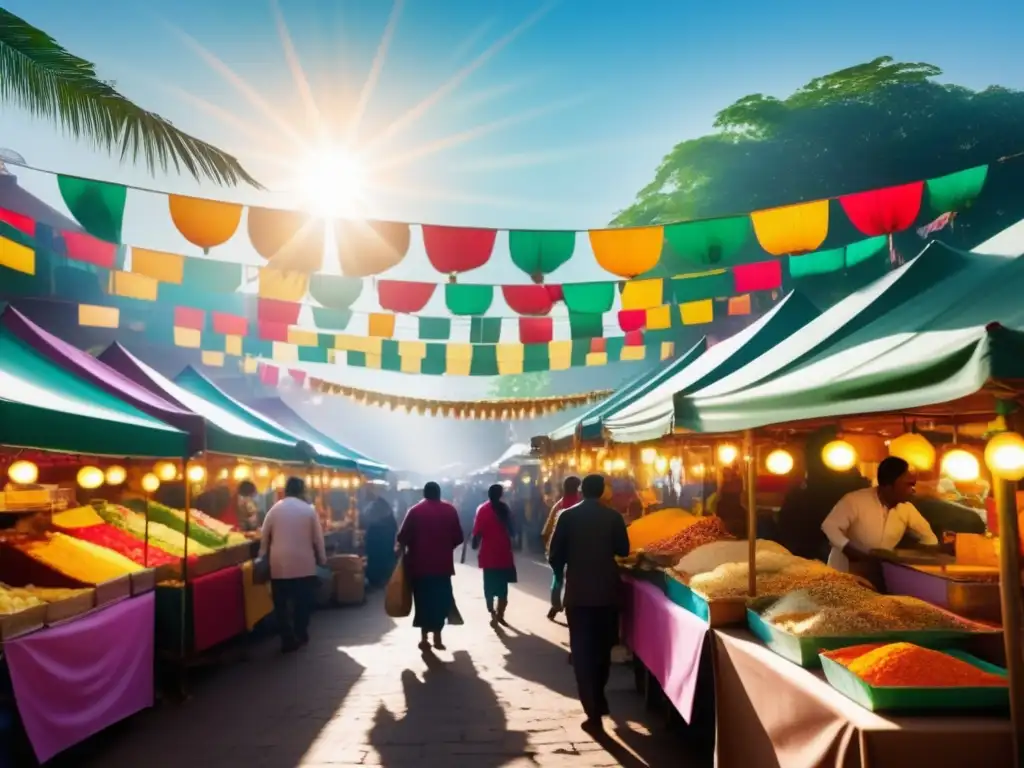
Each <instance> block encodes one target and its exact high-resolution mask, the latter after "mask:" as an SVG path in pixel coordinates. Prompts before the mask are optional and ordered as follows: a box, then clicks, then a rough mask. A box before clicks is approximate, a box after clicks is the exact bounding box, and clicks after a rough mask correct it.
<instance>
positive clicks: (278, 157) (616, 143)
mask: <svg viewBox="0 0 1024 768" xmlns="http://www.w3.org/2000/svg"><path fill="white" fill-rule="evenodd" d="M4 5H5V7H6V8H7V9H8V10H10V11H12V12H14V13H16V14H19V15H22V16H23V17H24V18H26V19H27V20H28V21H30V22H31V23H33V24H36V25H37V26H39V27H41V28H43V29H45V30H46V31H47V32H49V33H50V34H52V35H53V36H54V37H56V38H57V40H58V41H60V42H61V43H62V44H64V45H65V46H66V47H67V48H69V49H70V50H71V51H73V52H74V53H76V54H78V55H80V56H82V57H84V58H87V59H90V60H92V61H95V62H96V64H97V66H98V69H99V72H100V74H101V76H103V77H104V78H107V79H111V80H115V81H116V83H117V86H118V88H119V89H120V90H122V91H123V92H124V93H125V94H126V95H128V96H129V97H132V98H134V99H135V100H136V101H138V102H139V103H141V104H142V105H144V106H146V107H148V108H150V109H153V110H154V111H157V112H159V113H161V114H163V115H164V116H166V117H168V118H169V119H171V120H172V121H173V122H174V123H175V124H176V125H177V126H179V127H181V128H183V129H185V130H188V131H189V132H191V133H193V134H196V135H198V136H200V137H202V138H204V139H207V140H209V141H211V142H212V143H215V144H217V145H219V146H221V147H223V148H224V149H226V150H229V151H231V152H234V153H236V154H237V155H238V156H239V157H240V158H241V159H242V160H243V161H244V162H245V163H246V164H247V166H248V167H250V169H251V170H252V171H253V172H254V173H255V174H256V175H257V176H258V177H259V178H260V179H261V180H264V181H265V183H266V184H267V185H268V186H269V187H272V188H275V189H281V188H282V187H283V186H284V185H286V184H288V183H289V181H288V179H289V177H290V176H294V174H295V169H296V168H297V167H298V166H299V165H300V164H301V163H302V162H303V161H304V157H303V156H304V155H305V154H306V152H307V149H308V147H309V146H312V145H313V144H314V143H316V142H317V141H318V139H317V126H316V124H315V121H314V120H312V119H311V118H309V117H308V114H307V111H306V109H305V108H304V102H303V99H302V97H301V94H300V89H299V88H298V86H297V85H296V82H295V80H294V78H293V76H292V74H291V72H290V70H289V67H288V61H287V57H286V54H285V51H284V47H283V45H282V42H281V38H280V36H279V34H278V30H277V27H276V26H275V16H274V10H273V9H274V6H272V5H271V4H270V3H268V2H266V0H247V1H243V0H175V2H156V1H155V0H93V1H92V2H89V3H87V4H83V3H81V2H72V1H71V0H48V2H45V3H41V2H39V0H8V2H6V3H5V4H4ZM279 7H280V11H281V14H282V16H283V18H284V20H285V22H286V25H287V28H288V31H289V33H290V35H291V39H292V41H293V43H294V46H295V49H296V51H297V55H298V58H299V60H300V62H301V68H302V70H303V71H304V72H305V74H306V77H307V78H308V80H309V82H310V86H311V89H312V91H313V94H314V99H315V102H316V104H317V106H318V109H319V111H320V112H321V113H322V114H325V115H328V116H330V115H333V117H329V118H328V119H325V120H323V121H322V124H323V126H324V130H325V131H326V138H327V140H328V141H332V140H333V141H341V140H343V138H344V135H345V120H346V119H347V117H348V116H349V115H350V114H351V113H352V111H353V107H354V105H355V104H356V103H357V101H358V98H359V93H360V89H361V88H362V87H363V83H364V82H365V81H366V78H367V74H368V73H369V72H370V71H371V69H372V63H373V60H374V57H375V53H376V52H377V50H378V45H379V42H380V40H381V37H382V35H383V34H384V32H385V29H386V28H387V27H388V24H389V19H392V21H394V27H393V37H392V39H391V43H390V46H389V49H388V53H387V56H386V59H385V60H384V63H383V66H382V68H381V69H380V72H379V79H378V81H377V85H376V88H375V89H374V91H373V93H372V97H371V98H370V99H369V102H368V104H367V107H366V110H365V116H364V119H363V120H362V122H361V126H360V131H359V139H360V141H361V142H363V143H365V142H367V141H370V142H375V143H374V146H375V147H376V149H375V152H374V153H373V155H372V156H373V158H374V161H375V162H378V163H380V162H391V163H395V167H394V168H392V169H391V170H390V171H388V172H387V174H386V181H387V187H388V188H387V190H384V191H377V192H376V193H374V194H372V195H370V197H369V199H368V201H367V212H368V213H369V214H370V215H373V216H376V217H378V218H390V219H400V220H406V221H413V222H427V223H444V224H463V225H477V226H491V227H499V228H549V227H550V228H571V229H585V228H587V227H597V226H602V225H604V224H606V223H607V222H608V220H609V219H610V218H611V217H612V216H613V215H614V214H615V212H616V211H617V210H619V209H621V208H623V207H625V206H626V205H628V204H629V203H630V202H631V200H632V199H633V196H634V194H635V193H636V191H637V190H638V189H639V188H640V187H642V186H643V185H644V184H646V183H647V182H648V181H649V180H650V178H651V177H652V174H653V171H654V169H655V168H656V166H657V164H658V162H659V161H660V159H661V158H662V157H663V156H664V154H665V153H666V152H667V151H668V150H669V149H670V148H671V147H672V145H673V144H675V143H676V142H678V141H680V140H683V139H687V138H692V137H696V136H699V135H702V134H704V133H706V132H708V131H709V130H710V128H711V123H712V121H713V119H714V114H715V112H716V111H718V110H719V109H721V108H722V107H724V106H726V105H728V104H729V103H731V102H732V101H733V100H734V99H736V98H738V97H740V96H743V95H745V94H748V93H753V92H764V93H771V94H777V95H780V96H784V95H786V94H788V93H789V92H791V91H792V90H793V89H794V88H796V87H798V86H799V85H801V84H803V83H804V82H806V81H807V80H808V79H809V78H810V77H813V76H816V75H819V74H824V73H826V72H829V71H832V70H835V69H838V68H841V67H844V66H848V65H852V64H855V63H859V62H862V61H865V60H868V59H870V58H873V57H875V56H878V55H883V54H889V55H892V56H894V57H896V58H897V59H902V60H923V61H928V62H930V63H934V64H936V65H939V66H940V67H942V68H943V70H944V71H945V75H944V77H943V79H944V80H948V81H951V82H956V83H958V84H961V85H965V86H969V87H974V88H981V87H984V86H986V85H989V84H992V83H998V84H1000V85H1004V86H1008V87H1016V88H1024V58H1022V57H1021V56H1020V54H1019V34H1020V30H1021V29H1024V3H1021V2H1019V0H1013V1H1012V2H1011V1H1010V0H976V1H975V2H973V3H971V4H970V5H969V6H965V5H964V4H963V3H962V2H957V3H954V2H952V1H951V0H931V1H930V2H927V3H924V2H920V0H860V1H859V2H858V3H855V4H854V3H838V2H833V3H827V2H822V1H821V0H818V1H817V2H810V0H776V1H775V2H770V3H766V2H763V1H760V0H759V1H757V2H755V1H754V0H723V1H722V2H719V3H681V2H678V0H676V1H675V2H672V1H671V0H664V1H661V0H633V2H628V3H627V2H619V1H615V2H613V1H612V0H590V1H589V2H588V1H587V0H562V1H561V2H554V3H550V4H548V5H545V4H544V3H543V0H505V2H502V3H481V2H470V1H469V0H405V2H403V3H402V7H401V10H400V13H398V14H397V16H392V12H393V5H392V3H390V2H387V0H344V1H343V0H279ZM189 38H190V39H191V41H192V42H189ZM197 46H200V47H202V48H203V49H205V50H206V51H208V52H209V54H212V56H214V57H216V58H217V59H219V60H220V61H222V62H223V63H224V64H225V65H226V66H227V67H229V68H230V69H231V70H233V71H234V72H235V73H236V75H237V77H238V78H239V79H240V80H241V81H242V82H244V83H245V84H247V86H248V88H249V89H250V90H251V91H252V92H253V93H255V94H256V95H257V96H258V98H259V99H262V100H263V101H264V102H265V103H266V104H267V105H269V111H268V110H267V109H263V108H260V107H258V106H257V105H255V104H254V103H253V100H252V99H251V98H249V97H247V96H246V94H245V93H243V92H242V89H240V88H239V87H237V86H236V85H234V84H232V83H231V82H229V80H228V79H225V77H223V76H222V74H221V73H220V72H218V70H217V68H216V67H214V66H211V65H210V63H209V62H208V61H207V60H205V59H204V57H203V56H202V55H201V54H200V53H198V52H197ZM488 50H490V53H489V54H486V55H485V56H484V58H483V59H482V60H480V59H479V58H478V57H480V56H481V55H482V54H485V52H487V51H488ZM474 62H476V63H475V64H474ZM460 72H461V74H459V73H460ZM446 83H447V84H448V85H447V86H446ZM432 93H434V94H438V93H439V94H440V96H438V97H437V98H436V101H435V102H434V103H432V104H430V106H429V108H427V109H422V108H421V109H420V110H419V114H418V117H416V119H412V120H410V119H406V120H405V121H404V122H402V123H401V124H400V126H401V129H400V130H397V131H393V132H392V133H391V135H389V136H387V137H386V138H385V139H383V140H381V139H380V136H381V134H382V131H385V129H386V128H387V126H388V125H389V124H393V123H394V122H395V121H396V119H398V118H399V117H400V116H401V115H402V114H403V113H408V112H409V110H412V109H413V108H414V107H415V106H416V105H417V104H421V103H422V102H423V100H424V99H427V98H428V97H429V96H430V95H431V94H432ZM200 102H204V103H206V104H207V105H215V108H210V107H203V106H201V105H200V104H199V103H200ZM224 115H228V116H230V117H224ZM0 125H2V127H3V131H2V134H0V146H3V147H9V148H11V149H14V150H16V151H18V152H20V153H21V154H22V155H24V156H25V158H26V159H27V161H28V162H29V164H31V165H34V166H39V167H43V168H49V169H53V170H56V171H61V172H65V173H70V174H76V175H81V176H88V177H94V178H104V179H110V180H115V181H119V182H122V183H126V184H131V185H138V186H144V187H152V188H155V189H158V190H165V191H171V192H179V193H186V194H198V195H205V196H210V197H218V196H220V197H225V198H229V199H237V200H240V201H242V202H249V203H262V204H265V205H275V204H278V205H289V204H292V203H294V202H295V198H294V197H293V196H291V195H289V194H287V193H280V194H260V193H255V192H252V191H249V190H244V189H234V190H220V189H218V188H216V187H211V186H210V185H197V184H196V183H194V182H193V181H192V180H191V179H186V178H176V177H168V176H158V177H156V178H153V177H151V176H150V175H149V174H148V173H147V172H146V170H145V169H144V168H133V167H130V166H127V165H122V164H120V163H119V162H118V161H117V159H116V158H109V157H105V156H103V155H102V154H99V153H97V152H96V151H94V150H93V149H92V148H91V147H90V146H89V145H88V144H85V143H76V142H74V141H72V140H70V139H67V138H65V137H63V136H61V135H60V133H59V131H57V130H55V129H53V128H52V127H50V126H48V125H47V124H45V123H42V122H40V121H37V120H34V119H32V118H31V117H29V116H28V115H25V114H23V113H19V112H16V111H14V110H12V109H10V108H7V109H5V110H4V114H3V119H2V121H0ZM289 136H293V137H295V139H296V140H297V141H296V140H293V139H292V138H289ZM303 145H305V146H306V147H307V149H303ZM403 158H405V160H403ZM17 173H18V175H19V178H20V179H21V181H22V183H23V185H24V186H25V187H27V188H28V189H30V190H31V191H32V192H34V193H35V194H37V195H38V196H40V197H42V198H43V199H45V200H46V201H47V202H49V203H50V204H52V205H54V206H55V207H57V208H63V206H62V203H61V202H60V197H59V195H58V193H57V190H56V184H55V183H54V181H53V180H52V178H49V177H46V176H44V175H39V174H34V173H32V172H29V171H22V170H19V171H17ZM836 191H837V192H839V191H841V190H836ZM168 218H169V217H168V216H167V214H166V203H165V202H164V201H162V200H161V199H160V198H157V197H154V196H150V197H147V196H145V195H142V194H139V195H135V194H132V195H130V199H129V207H128V214H127V220H126V222H127V223H126V228H125V238H126V241H127V242H130V243H132V244H137V245H142V246H147V247H151V248H158V249H164V250H172V251H182V250H186V244H185V243H184V241H183V240H182V239H181V238H180V236H179V235H177V233H176V232H175V231H174V229H173V227H172V226H171V225H170V223H169V220H168ZM244 249H245V244H242V245H239V246H237V248H236V244H229V246H226V247H225V250H224V252H223V253H222V254H221V256H222V257H224V256H225V255H226V254H229V255H230V257H232V258H239V259H248V258H251V257H252V255H253V254H252V252H251V248H249V249H248V252H245V251H244ZM502 261H503V260H502V259H500V258H498V257H495V259H494V262H495V263H494V264H493V265H491V266H488V267H487V268H485V269H484V270H480V271H478V272H477V273H474V275H473V278H472V279H473V280H474V281H479V282H501V281H503V280H504V281H506V282H512V281H522V280H523V278H524V276H522V275H521V274H520V273H518V272H517V271H516V270H514V269H512V268H511V267H510V266H508V265H507V264H506V265H502V264H501V262H502ZM504 261H506V262H507V259H505V260H504ZM571 264H572V267H567V268H566V269H570V268H571V269H572V270H573V274H572V276H571V278H569V279H577V280H579V279H601V278H602V277H605V278H606V275H605V273H603V272H601V271H600V270H597V269H596V267H594V268H591V269H590V271H588V268H587V267H586V266H585V265H584V266H581V265H582V264H584V260H579V259H577V260H574V261H573V262H571ZM581 270H582V271H581ZM395 276H396V277H402V278H407V279H426V280H437V278H438V275H437V273H435V272H434V271H433V270H432V269H431V268H430V267H429V266H427V265H426V263H425V259H423V258H417V254H416V253H415V252H414V253H412V254H410V257H409V258H408V259H407V263H406V264H404V265H403V266H402V267H400V269H399V271H398V272H397V273H396V274H395ZM560 277H561V276H560ZM376 375H378V376H384V374H376ZM363 383H365V381H364V382H363Z"/></svg>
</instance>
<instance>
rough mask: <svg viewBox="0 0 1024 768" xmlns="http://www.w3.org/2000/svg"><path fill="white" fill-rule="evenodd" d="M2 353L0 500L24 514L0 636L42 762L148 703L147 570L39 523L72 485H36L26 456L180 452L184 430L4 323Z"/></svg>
mask: <svg viewBox="0 0 1024 768" xmlns="http://www.w3.org/2000/svg"><path fill="white" fill-rule="evenodd" d="M0 360H2V361H3V365H2V366H0V446H4V449H3V450H2V452H0V466H2V467H3V476H4V478H5V481H6V480H7V479H8V478H9V479H10V482H9V483H8V484H7V485H6V487H5V488H4V490H3V492H2V493H0V509H3V510H4V511H5V512H6V513H7V514H8V515H10V514H12V513H13V514H16V515H18V517H19V519H21V518H24V519H26V520H28V521H30V523H31V524H30V525H29V526H26V527H24V528H23V529H22V530H17V531H14V532H11V531H6V532H4V534H3V537H2V538H3V541H2V543H0V580H2V581H4V582H5V584H6V585H7V586H6V587H5V589H4V590H3V591H4V592H5V593H6V594H5V596H4V599H3V600H2V601H0V603H2V614H3V615H2V616H0V634H2V636H3V638H4V650H5V657H6V662H7V665H8V668H9V672H10V675H11V679H12V682H13V686H14V693H15V702H16V705H17V708H18V712H19V715H20V717H21V719H22V721H23V722H24V724H25V727H26V730H27V732H28V736H29V739H30V741H31V743H32V746H33V748H34V749H35V752H36V755H37V757H38V758H39V759H40V760H44V759H47V758H49V757H50V756H52V755H53V754H55V753H56V752H58V751H60V750H62V749H64V748H66V747H68V746H70V745H71V744H73V743H75V742H77V741H79V740H81V739H83V738H85V737H86V736H88V735H90V734H92V733H95V732H97V731H99V730H101V729H103V728H105V727H107V726H108V725H111V724H112V723H114V722H117V721H118V720H120V719H123V718H124V717H126V716H128V715H130V714H133V713H134V712H137V711H138V710H140V709H142V708H144V707H147V706H150V705H151V704H152V702H153V678H152V669H153V668H152V658H153V644H154V639H153V626H154V601H153V599H152V595H151V594H149V592H148V590H147V588H146V583H145V582H146V579H138V580H135V578H134V577H135V576H136V575H139V574H144V573H145V572H146V570H147V569H145V568H143V567H141V566H139V565H137V564H136V563H134V562H132V561H131V560H130V559H128V558H126V557H123V556H121V555H117V554H116V553H114V552H111V551H110V550H107V549H105V548H103V547H100V546H96V545H94V544H90V543H87V542H84V541H79V540H77V539H75V538H73V537H69V536H64V535H63V534H60V533H53V532H49V531H45V530H43V531H41V532H40V531H39V530H36V529H35V528H34V525H35V523H33V522H31V521H33V520H35V519H36V518H37V517H38V513H39V512H40V510H41V509H45V510H46V511H47V513H48V512H49V511H50V510H52V509H54V508H61V507H63V506H67V505H73V501H71V500H70V499H69V495H70V497H71V499H73V495H74V493H73V491H71V490H70V489H68V490H67V491H62V490H60V489H57V488H56V487H54V486H45V485H42V486H41V485H38V484H37V478H38V476H39V471H40V470H39V467H38V464H37V463H36V462H34V461H32V460H31V458H26V457H38V456H40V454H39V452H40V451H50V452H60V453H58V454H43V455H54V456H55V457H56V460H57V461H58V462H59V460H60V457H61V456H67V455H68V454H72V455H74V454H77V455H83V454H84V455H88V456H114V457H124V456H139V455H141V456H148V457H152V458H170V457H181V456H184V455H185V454H186V452H187V450H188V448H187V441H188V436H187V434H186V433H184V432H182V431H180V430H178V429H175V428H174V427H171V426H169V425H167V424H164V423H162V422H160V421H157V420H156V419H154V418H152V417H151V416H149V415H147V414H146V413H143V412H142V411H140V410H137V409H136V408H134V407H132V406H131V405H129V404H127V403H125V402H123V401H122V400H120V399H118V398H117V397H115V396H113V395H112V394H110V393H108V392H107V391H104V390H103V389H100V388H98V387H96V386H93V385H92V384H90V383H89V382H87V381H85V380H83V379H80V378H78V377H76V376H74V375H73V374H71V373H69V372H68V371H66V370H64V369H63V368H61V367H60V366H58V365H57V364H55V363H54V362H53V361H52V360H50V359H49V358H48V357H46V356H44V355H43V354H40V353H39V352H38V351H37V350H36V349H35V348H34V347H33V346H32V345H30V344H29V343H27V342H26V341H25V340H23V339H22V338H20V337H19V336H17V335H15V334H13V333H12V332H11V331H10V330H9V328H8V327H7V326H6V324H2V323H0ZM72 460H73V459H72ZM93 469H95V468H90V467H82V468H81V469H78V470H77V474H78V475H79V477H81V478H82V479H83V480H86V482H80V483H79V484H80V485H82V486H83V487H84V486H87V485H91V484H92V481H93V480H94V479H95V473H94V472H93V471H92V470H93ZM87 470H88V471H87ZM96 471H97V472H98V471H99V470H96ZM83 473H84V474H83ZM72 476H74V475H72ZM101 477H102V473H101ZM24 512H29V513H31V514H30V515H21V514H19V513H24ZM26 571H28V572H29V573H30V575H31V579H32V581H27V580H24V579H25V578H26ZM150 573H152V572H151V571H150ZM47 581H50V583H49V584H47V583H46V582H47ZM30 585H31V586H30ZM150 588H151V582H150ZM112 638H117V640H116V641H113V642H112ZM126 660H130V661H131V662H132V663H130V664H125V663H124V662H125V661H126ZM143 671H144V673H143ZM56 692H60V695H59V696H55V695H54V694H55V693H56ZM72 712H73V713H74V717H73V718H69V713H72Z"/></svg>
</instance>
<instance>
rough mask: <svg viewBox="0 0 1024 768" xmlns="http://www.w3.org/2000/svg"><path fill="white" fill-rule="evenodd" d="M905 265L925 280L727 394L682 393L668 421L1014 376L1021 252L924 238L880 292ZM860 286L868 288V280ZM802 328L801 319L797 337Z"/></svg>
mask: <svg viewBox="0 0 1024 768" xmlns="http://www.w3.org/2000/svg"><path fill="white" fill-rule="evenodd" d="M915 272H918V273H927V274H932V275H934V276H935V279H934V280H931V281H930V283H931V284H930V285H928V286H920V285H917V286H916V287H917V289H915V290H910V291H907V290H901V291H900V294H901V295H900V301H899V302H898V303H897V304H895V305H894V306H892V307H890V308H889V311H887V312H878V313H874V312H872V313H871V314H870V315H869V317H868V318H867V319H868V320H869V322H866V323H865V322H860V321H859V318H855V319H854V322H853V323H851V325H854V326H855V327H854V328H853V330H852V331H848V332H847V333H845V334H843V335H842V337H841V338H839V339H833V342H832V343H831V344H829V343H819V344H818V345H817V349H815V350H813V351H812V353H811V354H809V355H805V356H804V357H803V358H802V359H800V360H799V361H798V364H797V365H793V366H790V367H789V368H787V369H786V370H784V371H783V372H781V373H779V374H777V375H775V376H771V377H769V378H765V379H764V380H762V381H761V382H760V383H757V384H755V385H753V386H748V387H744V388H738V389H736V390H735V391H733V392H726V393H723V394H718V395H712V396H707V395H706V394H702V393H697V394H696V395H695V396H694V397H692V398H688V399H686V400H685V402H684V403H681V405H682V406H683V407H684V409H685V410H684V414H680V413H678V412H677V419H678V422H677V423H681V424H682V425H683V426H684V427H686V428H688V429H693V430H695V431H701V432H718V433H721V432H734V431H738V430H741V429H749V428H755V427H760V426H766V425H769V424H780V423H786V422H790V421H800V420H807V419H817V418H832V417H839V416H844V415H854V414H864V413H881V412H900V411H906V410H911V409H914V408H921V407H924V406H931V405H936V404H940V403H947V402H952V401H955V400H958V399H960V398H963V397H966V396H968V395H972V394H974V393H976V392H978V391H979V390H980V389H981V388H982V387H983V386H984V385H985V383H986V382H987V381H989V380H991V379H1005V380H1009V379H1024V336H1022V331H1024V305H1022V304H1021V301H1020V286H1021V285H1024V259H1007V258H1006V257H999V256H988V255H979V254H970V253H959V252H955V251H951V250H950V249H948V248H946V247H945V246H941V245H939V244H932V245H931V246H929V248H927V249H926V250H925V251H924V252H923V253H922V254H921V256H919V257H917V259H915V260H914V261H912V262H910V263H908V264H907V265H906V266H904V267H903V268H902V269H901V270H899V273H900V274H896V273H894V275H893V276H894V278H895V280H894V281H892V282H891V283H890V291H892V290H893V289H894V288H895V287H896V286H897V285H899V282H900V277H901V276H902V277H906V276H907V275H912V274H914V273H915ZM865 290H866V292H869V293H873V294H875V295H877V291H878V287H877V286H869V288H868V289H865ZM854 297H856V294H855V295H854ZM854 297H851V298H854ZM837 308H838V305H837ZM824 317H825V316H823V319H824ZM805 333H810V326H808V327H807V328H806V329H805V330H804V331H803V332H801V334H798V335H802V334H805ZM823 341H827V338H826V339H823ZM805 345H806V343H805ZM704 392H705V393H706V392H707V390H705V391H704ZM678 410H679V409H677V411H678ZM681 415H685V420H683V419H680V418H679V417H680V416H681Z"/></svg>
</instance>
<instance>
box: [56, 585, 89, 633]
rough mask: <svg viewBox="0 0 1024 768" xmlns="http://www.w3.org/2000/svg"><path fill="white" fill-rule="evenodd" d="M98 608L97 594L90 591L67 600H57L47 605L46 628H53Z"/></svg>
mask: <svg viewBox="0 0 1024 768" xmlns="http://www.w3.org/2000/svg"><path fill="white" fill-rule="evenodd" d="M95 606H96V592H95V590H89V591H88V592H83V593H82V594H80V595H75V596H74V597H69V598H68V599H67V600H56V601H54V602H52V603H47V604H46V626H52V625H53V624H57V623H59V622H62V621H67V620H68V619H73V618H74V617H75V616H80V615H81V614H83V613H88V612H89V611H91V610H92V609H93V608H94V607H95Z"/></svg>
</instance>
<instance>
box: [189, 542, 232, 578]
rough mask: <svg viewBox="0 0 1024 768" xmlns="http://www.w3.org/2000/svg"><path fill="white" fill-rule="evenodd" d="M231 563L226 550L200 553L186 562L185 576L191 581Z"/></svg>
mask: <svg viewBox="0 0 1024 768" xmlns="http://www.w3.org/2000/svg"><path fill="white" fill-rule="evenodd" d="M231 565H234V563H232V562H231V561H230V558H229V556H228V555H227V554H226V550H223V549H219V550H216V551H214V552H210V553H209V554H207V555H200V556H199V557H198V558H196V559H195V560H194V561H193V562H190V563H189V564H188V574H187V577H188V580H189V581H192V580H193V579H198V578H199V577H200V576H206V575H207V574H210V573H213V572H215V571H219V570H221V569H223V568H227V567H228V566H231Z"/></svg>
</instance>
